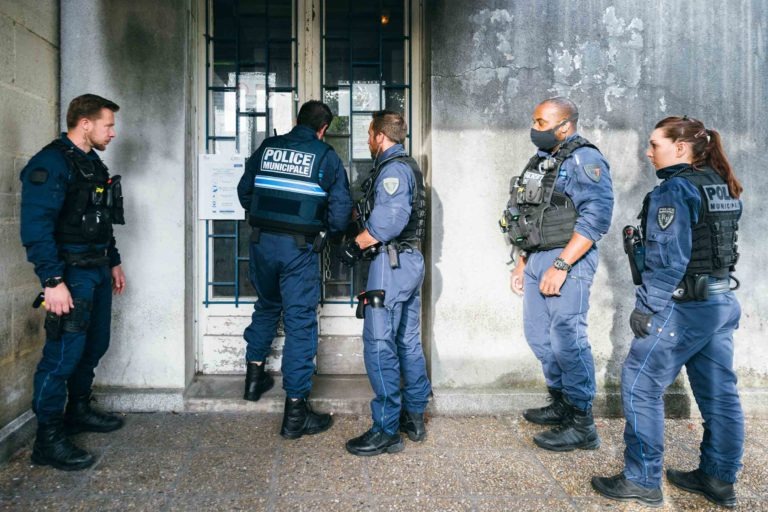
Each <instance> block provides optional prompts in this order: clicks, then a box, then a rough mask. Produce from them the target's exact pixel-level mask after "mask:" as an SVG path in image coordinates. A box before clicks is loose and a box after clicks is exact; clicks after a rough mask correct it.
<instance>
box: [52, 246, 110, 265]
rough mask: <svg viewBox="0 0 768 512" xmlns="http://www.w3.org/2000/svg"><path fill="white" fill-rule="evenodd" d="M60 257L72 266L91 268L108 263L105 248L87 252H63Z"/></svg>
mask: <svg viewBox="0 0 768 512" xmlns="http://www.w3.org/2000/svg"><path fill="white" fill-rule="evenodd" d="M61 259H63V260H64V263H66V264H67V265H70V266H72V267H80V268H93V267H103V266H104V265H109V256H107V250H106V249H100V250H94V251H88V252H63V253H61Z"/></svg>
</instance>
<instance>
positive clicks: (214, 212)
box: [197, 155, 245, 220]
mask: <svg viewBox="0 0 768 512" xmlns="http://www.w3.org/2000/svg"><path fill="white" fill-rule="evenodd" d="M244 170H245V158H244V157H243V156H240V155H200V158H199V165H198V173H199V176H198V201H197V204H198V218H200V219H201V220H203V219H213V220H242V219H244V218H245V210H243V207H242V206H240V200H239V199H238V197H237V184H238V183H239V182H240V178H241V177H242V176H243V171H244Z"/></svg>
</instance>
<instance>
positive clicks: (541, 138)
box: [531, 118, 571, 151]
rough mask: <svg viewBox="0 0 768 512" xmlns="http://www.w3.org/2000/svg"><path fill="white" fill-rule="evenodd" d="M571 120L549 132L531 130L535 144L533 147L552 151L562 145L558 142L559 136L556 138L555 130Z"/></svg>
mask: <svg viewBox="0 0 768 512" xmlns="http://www.w3.org/2000/svg"><path fill="white" fill-rule="evenodd" d="M570 120H571V119H570V118H568V119H566V120H565V121H563V122H562V123H560V124H559V125H557V126H555V127H554V128H550V129H549V130H537V129H535V128H531V142H533V145H534V146H536V147H537V148H539V149H540V150H542V151H549V150H550V149H552V148H554V147H555V146H557V145H558V144H560V141H559V140H557V136H555V130H557V129H558V128H560V127H561V126H563V125H564V124H565V123H567V122H568V121H570Z"/></svg>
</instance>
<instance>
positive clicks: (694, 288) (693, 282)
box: [672, 274, 709, 302]
mask: <svg viewBox="0 0 768 512" xmlns="http://www.w3.org/2000/svg"><path fill="white" fill-rule="evenodd" d="M672 298H673V299H674V300H676V301H677V302H689V301H692V300H696V301H702V300H707V299H708V298H709V275H708V274H694V275H686V276H685V277H683V280H682V281H680V284H679V285H678V287H677V289H675V291H674V292H673V293H672Z"/></svg>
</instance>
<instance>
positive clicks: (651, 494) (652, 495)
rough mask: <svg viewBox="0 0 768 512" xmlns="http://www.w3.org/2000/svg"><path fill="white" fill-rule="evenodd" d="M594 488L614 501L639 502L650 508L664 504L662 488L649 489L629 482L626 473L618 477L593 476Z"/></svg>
mask: <svg viewBox="0 0 768 512" xmlns="http://www.w3.org/2000/svg"><path fill="white" fill-rule="evenodd" d="M592 487H593V488H594V489H595V490H596V491H597V492H599V493H600V494H602V495H603V496H605V497H606V498H610V499H612V500H618V501H637V502H638V503H642V504H643V505H648V506H650V507H660V506H662V505H663V504H664V495H663V494H662V493H661V488H657V489H649V488H647V487H643V486H642V485H637V484H636V483H634V482H632V481H630V480H627V478H626V477H625V476H624V473H619V474H618V475H616V476H608V477H605V476H593V477H592Z"/></svg>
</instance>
